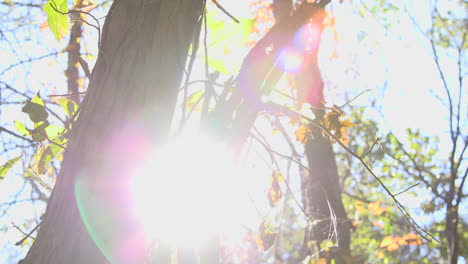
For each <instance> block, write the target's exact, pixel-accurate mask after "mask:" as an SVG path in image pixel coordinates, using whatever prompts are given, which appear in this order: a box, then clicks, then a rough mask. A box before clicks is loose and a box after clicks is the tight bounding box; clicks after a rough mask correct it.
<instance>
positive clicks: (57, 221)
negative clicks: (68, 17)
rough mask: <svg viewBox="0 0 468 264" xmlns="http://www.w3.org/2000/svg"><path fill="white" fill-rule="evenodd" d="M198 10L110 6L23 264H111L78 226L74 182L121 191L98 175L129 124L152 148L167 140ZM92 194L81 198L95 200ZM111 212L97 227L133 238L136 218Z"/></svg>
mask: <svg viewBox="0 0 468 264" xmlns="http://www.w3.org/2000/svg"><path fill="white" fill-rule="evenodd" d="M202 6H203V1H202V0H198V1H195V0H115V1H114V2H113V4H112V7H111V9H110V11H109V14H108V16H107V20H106V24H105V25H104V30H103V36H102V44H101V50H100V53H99V57H98V61H97V63H96V67H95V71H94V74H93V77H92V79H91V80H90V85H89V88H88V92H87V94H86V96H85V99H84V100H83V103H82V105H81V112H80V116H79V118H78V121H77V124H76V125H75V128H74V130H73V131H72V135H71V139H70V144H69V147H68V149H67V151H66V153H65V158H64V161H63V163H62V167H61V170H60V174H59V176H58V177H57V183H56V185H55V188H54V190H53V192H52V195H51V198H50V200H49V203H48V205H47V210H46V213H45V215H44V219H43V222H42V224H41V228H40V230H39V233H38V236H37V239H36V241H35V242H34V243H33V245H32V247H31V249H30V250H29V252H28V254H27V256H26V257H25V259H24V260H23V261H22V262H21V263H27V264H65V263H66V264H75V263H76V264H84V263H86V264H93V263H96V264H102V263H108V262H109V259H107V258H106V257H105V256H104V255H103V253H102V252H101V250H100V249H98V247H97V245H96V244H95V242H94V241H93V239H91V236H90V234H89V233H88V230H87V228H86V227H85V225H84V223H83V220H82V218H81V216H80V212H79V210H78V207H77V201H76V197H75V190H76V186H75V184H76V182H77V179H78V178H79V177H80V179H82V180H83V181H85V182H86V181H87V182H92V183H95V185H93V186H92V187H93V188H95V189H94V190H95V191H96V193H97V192H100V191H113V190H112V188H114V187H118V182H119V179H120V177H122V176H121V175H118V173H117V174H116V175H106V174H105V173H103V172H105V171H106V170H107V169H109V168H107V167H106V162H105V161H106V158H108V157H107V155H109V152H110V151H109V149H105V145H103V142H105V141H106V140H108V139H109V137H110V135H113V133H116V132H120V131H121V128H122V126H124V125H125V123H126V122H127V121H132V122H135V123H138V124H140V125H141V128H142V129H141V131H144V133H145V134H147V135H151V137H152V138H151V140H154V141H156V142H158V141H161V140H164V138H165V137H166V136H167V134H168V131H169V123H170V120H171V119H172V114H173V111H174V108H175V101H176V97H177V92H178V87H179V85H180V81H181V78H182V74H183V71H184V66H185V60H186V57H187V54H188V48H189V45H190V42H191V40H192V38H193V34H194V32H195V31H196V28H197V27H198V26H200V24H199V23H198V22H199V21H200V16H201V14H202ZM124 136H125V135H124ZM111 143H112V144H114V145H117V146H118V145H119V144H122V143H127V144H130V145H132V144H134V142H133V141H132V140H129V142H111ZM120 154H121V155H123V156H125V155H126V154H128V153H120ZM109 165H110V166H111V167H112V168H113V169H114V170H116V171H118V170H119V169H120V167H122V166H123V167H125V165H126V164H125V161H124V164H119V163H114V164H107V166H109ZM114 167H115V168H114ZM78 176H79V177H78ZM149 176H150V175H149ZM101 183H102V185H100V184H101ZM96 193H93V192H89V193H86V195H87V196H90V197H94V196H96ZM109 207H112V210H113V211H112V212H113V213H114V214H115V215H116V216H118V217H116V218H114V217H112V218H110V219H112V221H115V222H112V223H108V222H102V223H97V224H101V225H109V224H112V225H115V226H117V227H119V228H120V229H119V230H122V233H121V234H108V235H109V238H117V239H122V238H128V237H131V236H132V235H133V233H134V232H133V230H131V229H130V228H131V226H129V223H128V222H130V223H131V221H133V219H129V217H128V216H127V214H126V212H125V210H124V209H125V208H123V209H122V208H119V204H109ZM114 207H115V208H114ZM113 216H114V215H113ZM93 220H96V221H98V220H99V219H93ZM101 221H102V220H101ZM95 224H96V223H95ZM111 242H113V241H111ZM130 242H131V241H129V243H130ZM143 253H144V252H136V253H135V254H133V255H128V256H124V257H126V258H121V259H113V263H143V262H142V261H141V260H142V258H143ZM107 257H109V256H107Z"/></svg>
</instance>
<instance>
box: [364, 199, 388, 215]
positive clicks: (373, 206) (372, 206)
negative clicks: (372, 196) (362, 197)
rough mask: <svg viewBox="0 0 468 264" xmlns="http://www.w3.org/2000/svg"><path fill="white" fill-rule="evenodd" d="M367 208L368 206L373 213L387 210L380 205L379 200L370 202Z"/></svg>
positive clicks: (381, 212)
mask: <svg viewBox="0 0 468 264" xmlns="http://www.w3.org/2000/svg"><path fill="white" fill-rule="evenodd" d="M367 208H369V211H371V213H372V214H374V215H381V214H383V213H385V212H386V211H387V209H388V208H387V207H381V206H380V201H377V202H374V203H370V204H369V205H368V206H367Z"/></svg>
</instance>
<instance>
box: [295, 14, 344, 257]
mask: <svg viewBox="0 0 468 264" xmlns="http://www.w3.org/2000/svg"><path fill="white" fill-rule="evenodd" d="M312 19H313V20H312V23H313V27H314V28H315V29H318V30H311V33H310V34H311V35H312V38H313V39H316V41H315V40H314V43H311V45H310V46H311V47H310V51H309V53H307V54H305V55H304V56H303V61H305V64H304V65H305V68H304V69H303V70H302V71H301V72H300V73H299V74H298V76H297V77H296V87H297V90H298V96H299V100H300V101H301V102H306V103H309V104H310V105H311V106H312V107H313V109H312V111H313V112H314V115H315V118H316V119H315V120H316V121H318V122H321V121H323V118H324V115H325V111H324V110H323V107H324V106H323V102H324V96H323V88H324V83H323V80H322V76H321V73H320V69H319V65H318V47H319V46H320V38H321V35H322V25H323V19H324V16H323V13H322V14H317V15H316V16H315V17H313V18H312ZM310 129H311V131H312V136H311V138H310V140H308V141H307V143H306V144H305V153H306V156H307V161H308V164H309V173H305V174H303V175H302V189H303V203H304V208H305V210H306V212H307V214H308V216H309V217H310V218H311V220H312V221H313V222H312V223H310V225H309V227H308V230H307V232H306V235H305V238H304V252H303V253H304V254H305V255H310V254H312V253H313V252H312V249H310V248H309V247H308V242H309V241H315V242H316V243H317V245H319V244H320V243H321V242H322V241H325V240H332V241H334V242H335V243H336V242H337V243H338V244H335V246H337V247H336V248H335V249H336V250H330V252H331V258H334V259H336V260H337V261H338V263H348V261H349V254H350V251H349V244H350V222H349V221H348V219H347V216H346V211H345V209H344V206H343V202H342V200H341V187H340V183H339V176H338V170H337V166H336V161H335V154H334V152H333V148H332V143H331V142H330V140H329V139H328V138H327V137H325V136H324V135H323V132H322V131H321V130H320V129H319V128H317V127H315V126H313V125H310Z"/></svg>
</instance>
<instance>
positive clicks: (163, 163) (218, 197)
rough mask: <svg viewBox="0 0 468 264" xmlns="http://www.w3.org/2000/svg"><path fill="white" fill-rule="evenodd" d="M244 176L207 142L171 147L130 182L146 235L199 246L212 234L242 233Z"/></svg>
mask: <svg viewBox="0 0 468 264" xmlns="http://www.w3.org/2000/svg"><path fill="white" fill-rule="evenodd" d="M243 173H245V172H244V171H243V170H242V169H240V168H239V167H238V166H236V165H235V162H234V159H233V157H232V156H231V155H230V152H229V151H228V150H227V149H226V148H225V147H224V146H222V145H220V144H216V143H214V142H213V141H210V140H208V139H206V138H203V137H197V138H184V139H177V140H174V141H172V142H170V143H169V144H167V146H166V147H165V148H164V149H161V150H160V151H158V152H157V153H155V154H154V155H153V156H152V157H151V158H149V159H148V160H147V163H146V165H144V166H142V167H141V168H140V169H139V170H138V171H137V173H136V175H135V176H134V177H133V183H132V192H133V195H134V202H135V207H136V212H137V214H138V217H140V218H141V221H142V223H143V226H144V228H145V230H146V232H147V235H148V236H149V237H150V238H151V239H153V240H158V241H164V242H169V243H174V244H178V245H184V246H199V245H200V244H202V243H203V242H205V241H206V240H208V239H210V238H211V237H213V236H214V235H216V234H220V233H223V234H228V235H229V236H232V235H236V234H237V235H238V234H239V233H242V232H239V231H241V226H240V223H241V222H242V219H241V218H242V217H243V214H245V205H246V202H248V200H247V199H246V197H247V195H246V194H245V192H243V190H245V189H244V188H243V187H242V184H241V180H240V179H241V178H242V177H240V175H242V174H243ZM243 207H244V208H243ZM244 216H245V215H244Z"/></svg>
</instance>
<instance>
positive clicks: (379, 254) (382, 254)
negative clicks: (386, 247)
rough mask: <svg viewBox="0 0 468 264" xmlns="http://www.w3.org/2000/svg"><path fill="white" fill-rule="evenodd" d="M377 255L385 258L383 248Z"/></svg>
mask: <svg viewBox="0 0 468 264" xmlns="http://www.w3.org/2000/svg"><path fill="white" fill-rule="evenodd" d="M377 257H378V258H379V259H383V258H385V253H384V252H383V251H382V250H379V253H377Z"/></svg>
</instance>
